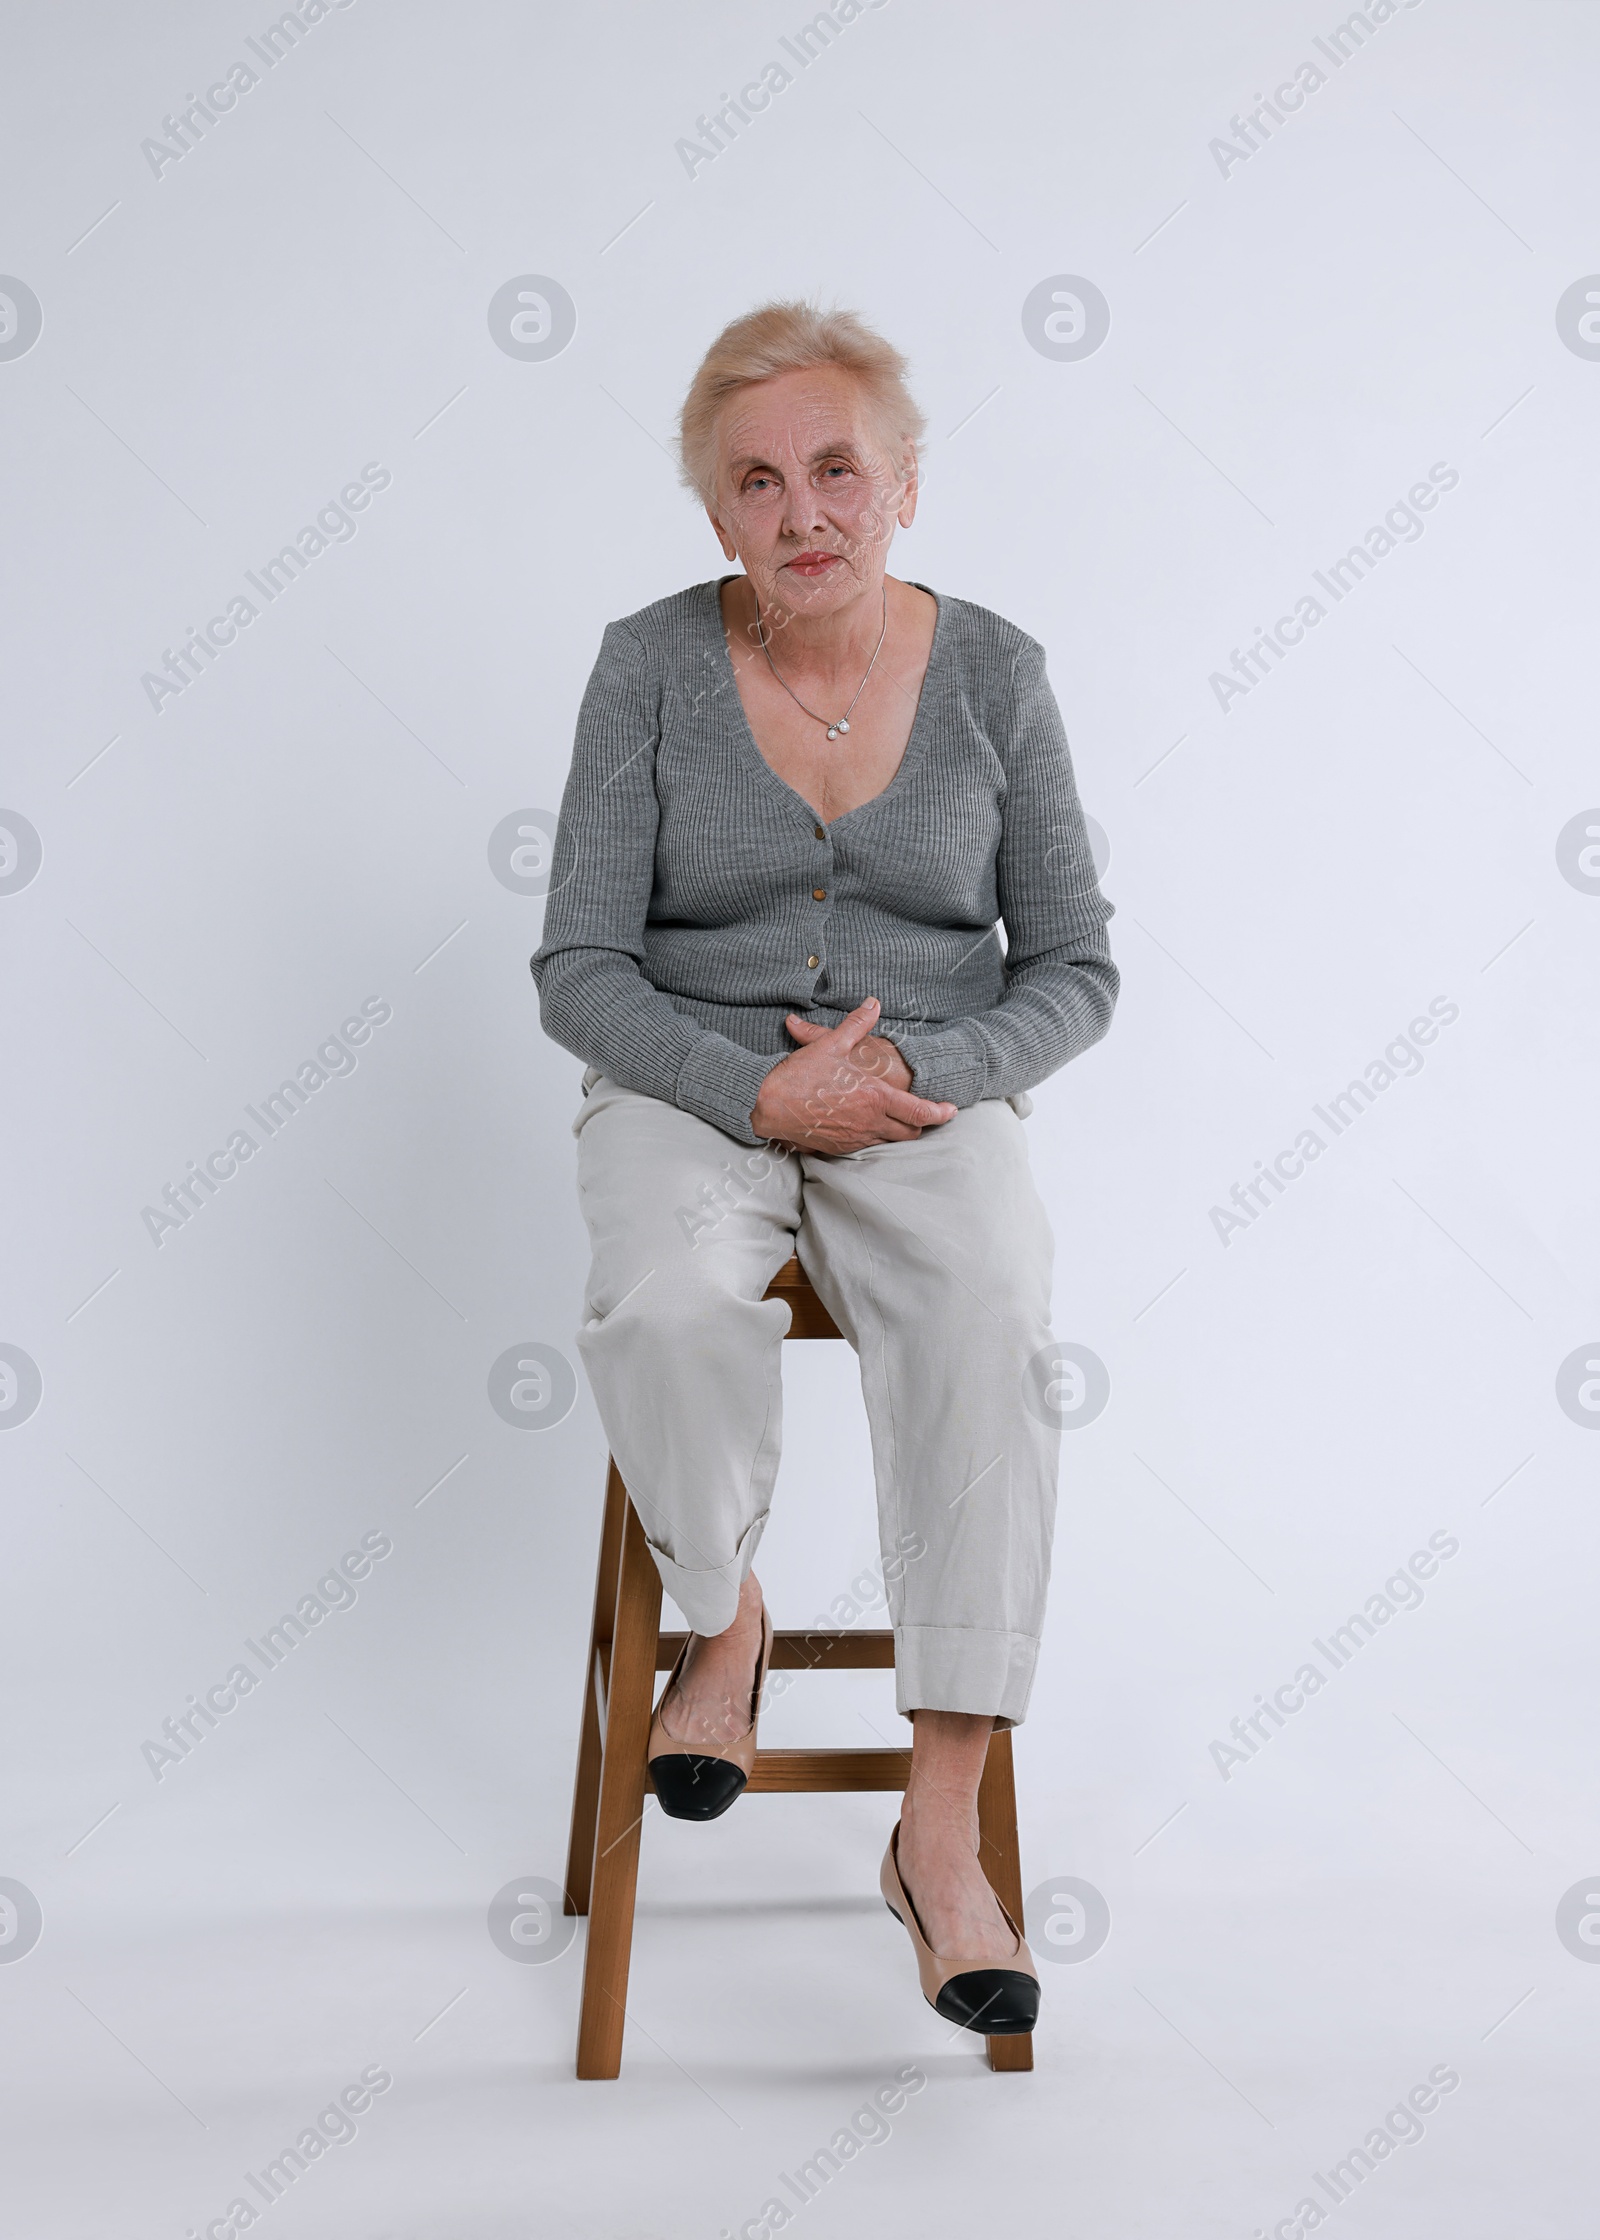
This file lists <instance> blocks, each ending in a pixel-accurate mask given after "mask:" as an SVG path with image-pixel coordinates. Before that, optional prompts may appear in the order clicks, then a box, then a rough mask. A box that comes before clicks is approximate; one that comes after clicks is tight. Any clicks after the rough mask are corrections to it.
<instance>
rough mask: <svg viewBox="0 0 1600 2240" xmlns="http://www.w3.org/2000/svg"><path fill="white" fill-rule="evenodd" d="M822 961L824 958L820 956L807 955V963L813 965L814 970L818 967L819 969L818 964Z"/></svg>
mask: <svg viewBox="0 0 1600 2240" xmlns="http://www.w3.org/2000/svg"><path fill="white" fill-rule="evenodd" d="M821 962H822V959H821V958H820V957H807V959H806V963H807V964H808V965H809V966H810V967H811V970H812V971H813V972H815V971H816V969H817V966H818V965H819V964H820V963H821Z"/></svg>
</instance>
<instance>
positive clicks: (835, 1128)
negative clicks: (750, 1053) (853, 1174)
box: [750, 996, 957, 1156]
mask: <svg viewBox="0 0 1600 2240" xmlns="http://www.w3.org/2000/svg"><path fill="white" fill-rule="evenodd" d="M879 1010H880V1005H879V1003H878V999H877V997H876V996H868V998H867V999H866V1001H865V1003H859V1004H857V1006H856V1008H855V1010H854V1011H852V1012H851V1013H850V1014H849V1016H848V1017H847V1018H844V1019H841V1020H840V1022H839V1024H838V1025H837V1026H836V1027H824V1026H820V1025H818V1023H817V1022H816V1021H815V1020H814V1019H802V1018H801V1016H800V1015H799V1013H798V1012H795V1011H791V1012H790V1013H789V1016H788V1018H787V1019H786V1020H785V1021H784V1024H785V1026H787V1028H788V1030H789V1032H790V1034H791V1035H793V1037H794V1039H795V1041H796V1042H798V1043H799V1044H800V1048H799V1049H798V1050H796V1051H794V1052H792V1053H791V1054H790V1056H788V1057H787V1058H780V1059H779V1061H778V1063H777V1064H776V1065H775V1066H774V1067H773V1069H772V1071H771V1072H770V1073H769V1074H768V1075H767V1077H766V1079H765V1081H763V1082H762V1084H761V1093H760V1095H759V1096H758V1097H757V1098H756V1101H755V1104H754V1106H753V1107H752V1109H751V1113H750V1125H751V1127H752V1128H753V1129H754V1131H755V1133H756V1134H757V1135H758V1136H761V1137H763V1138H765V1140H766V1141H768V1142H769V1143H792V1144H794V1145H795V1146H797V1148H799V1149H800V1150H803V1151H821V1152H826V1153H829V1154H831V1155H833V1156H838V1155H840V1154H842V1153H844V1152H847V1151H862V1150H865V1149H866V1147H867V1145H868V1144H873V1143H909V1142H912V1141H914V1140H915V1139H916V1138H917V1137H918V1136H920V1135H921V1133H922V1131H923V1129H924V1128H937V1127H942V1126H943V1124H944V1123H945V1121H947V1120H953V1119H954V1118H955V1115H956V1110H957V1107H956V1106H955V1105H953V1104H940V1103H935V1102H934V1101H933V1100H931V1099H930V1098H928V1097H919V1096H916V1095H914V1094H913V1092H912V1088H911V1068H910V1067H909V1066H908V1065H907V1064H906V1061H905V1059H904V1058H903V1057H901V1055H900V1053H899V1051H898V1050H897V1049H896V1048H895V1046H894V1044H893V1043H892V1042H891V1041H889V1039H888V1038H887V1036H885V1035H877V1034H874V1033H873V1031H872V1030H873V1028H874V1027H875V1026H876V1025H877V1023H878V1014H879Z"/></svg>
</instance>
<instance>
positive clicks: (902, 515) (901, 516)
mask: <svg viewBox="0 0 1600 2240" xmlns="http://www.w3.org/2000/svg"><path fill="white" fill-rule="evenodd" d="M902 472H903V474H904V476H905V496H904V497H903V498H902V499H901V501H900V511H899V512H898V513H897V514H896V515H895V519H896V521H898V522H899V524H900V526H901V528H902V529H909V528H910V526H911V524H912V522H913V521H915V520H916V518H917V453H916V447H915V445H914V444H908V445H907V446H906V463H905V466H904V468H903V469H902Z"/></svg>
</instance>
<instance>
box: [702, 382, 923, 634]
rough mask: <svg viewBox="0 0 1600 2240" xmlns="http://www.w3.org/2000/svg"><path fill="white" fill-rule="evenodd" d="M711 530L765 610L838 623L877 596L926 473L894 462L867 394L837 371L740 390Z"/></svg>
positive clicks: (728, 417) (729, 413)
mask: <svg viewBox="0 0 1600 2240" xmlns="http://www.w3.org/2000/svg"><path fill="white" fill-rule="evenodd" d="M717 433H718V443H717V499H716V504H715V507H708V508H707V511H708V512H709V513H710V515H711V522H712V526H713V527H714V528H715V530H716V532H717V535H718V536H719V537H720V538H721V540H722V549H723V551H724V552H725V553H726V554H727V555H728V557H729V559H730V560H731V559H732V558H733V557H734V556H735V554H737V556H738V558H739V559H740V560H741V561H742V562H743V563H744V568H745V572H746V574H747V575H748V576H749V577H750V579H751V581H752V583H753V584H754V586H755V588H756V591H757V593H758V594H759V596H760V599H761V603H762V605H763V606H764V607H771V606H774V605H776V606H781V607H785V608H788V609H791V610H792V611H794V612H797V613H801V614H808V615H819V614H828V613H831V612H833V611H834V610H835V609H836V608H838V607H841V606H844V605H846V604H847V603H848V602H849V601H850V600H852V599H855V598H857V597H859V596H860V594H861V593H862V592H864V591H871V592H873V593H874V594H876V591H877V587H878V585H879V583H880V582H881V581H882V578H883V571H884V566H885V563H886V562H887V559H888V552H889V541H890V539H891V538H892V537H893V535H894V531H895V524H896V522H897V521H898V522H900V523H902V524H903V525H904V526H905V527H907V528H909V527H910V525H911V519H912V516H913V514H914V513H915V512H916V503H917V493H916V470H915V466H914V464H910V463H908V465H907V467H905V468H902V465H901V462H899V461H898V460H893V459H890V458H888V457H887V456H886V455H885V453H884V450H883V445H882V440H881V438H880V436H879V434H878V432H877V430H876V429H875V427H874V425H873V422H872V419H871V416H870V414H869V413H868V410H867V400H866V397H865V394H864V392H863V391H862V388H861V385H860V383H859V382H858V381H857V380H856V379H855V377H854V376H853V375H852V374H849V373H846V372H845V371H843V369H842V368H840V367H838V366H817V367H814V368H812V369H809V370H808V371H806V372H803V373H783V374H778V375H776V376H775V377H774V378H773V379H772V380H771V381H761V382H757V383H755V384H753V385H752V386H751V387H750V388H748V389H744V390H741V391H740V392H739V393H738V394H737V395H736V396H734V397H733V398H732V399H731V400H730V401H729V403H728V404H727V406H726V407H725V408H724V410H723V414H722V419H721V423H720V425H719V428H718V431H717Z"/></svg>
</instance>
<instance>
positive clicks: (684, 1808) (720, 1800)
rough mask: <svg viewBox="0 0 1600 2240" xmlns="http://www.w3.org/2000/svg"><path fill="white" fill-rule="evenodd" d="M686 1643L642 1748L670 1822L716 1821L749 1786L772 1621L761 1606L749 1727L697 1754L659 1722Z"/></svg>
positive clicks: (681, 1667)
mask: <svg viewBox="0 0 1600 2240" xmlns="http://www.w3.org/2000/svg"><path fill="white" fill-rule="evenodd" d="M694 1638H695V1637H694V1635H693V1634H690V1636H689V1640H688V1641H686V1642H685V1643H684V1645H683V1647H682V1648H681V1649H680V1650H679V1651H678V1659H677V1662H676V1663H675V1664H674V1666H673V1668H672V1670H671V1671H670V1672H669V1673H668V1675H667V1684H666V1686H665V1687H664V1688H663V1689H662V1691H661V1698H660V1702H658V1703H657V1705H656V1707H655V1711H654V1713H653V1714H652V1716H651V1720H650V1740H649V1742H648V1743H647V1744H646V1745H645V1758H646V1761H647V1762H648V1764H649V1767H650V1779H651V1782H652V1784H653V1786H654V1788H655V1792H656V1799H657V1801H658V1803H659V1804H660V1806H661V1809H662V1811H663V1812H664V1813H665V1814H666V1815H667V1817H668V1819H669V1820H715V1819H717V1818H719V1817H720V1815H721V1814H723V1813H724V1812H726V1811H727V1809H728V1807H729V1805H731V1804H732V1803H733V1801H734V1799H735V1798H736V1797H737V1796H738V1795H739V1794H740V1792H741V1790H743V1789H744V1788H745V1787H746V1785H747V1784H748V1782H749V1779H750V1776H751V1774H753V1773H754V1772H755V1770H756V1722H757V1719H758V1716H759V1714H760V1710H761V1691H762V1689H763V1688H764V1687H765V1686H766V1684H767V1665H768V1662H769V1661H770V1659H771V1656H772V1619H771V1618H770V1616H769V1615H768V1613H767V1608H766V1605H765V1603H763V1604H762V1608H761V1653H760V1655H759V1656H758V1657H757V1658H756V1676H755V1679H754V1681H753V1682H752V1684H751V1688H750V1724H749V1726H748V1727H747V1728H746V1729H745V1731H744V1733H743V1734H742V1735H739V1736H738V1737H737V1738H736V1739H735V1740H734V1741H732V1742H728V1743H724V1744H723V1746H722V1747H721V1749H714V1750H696V1749H692V1748H690V1747H689V1745H688V1744H686V1743H682V1742H679V1741H678V1740H677V1739H676V1738H675V1737H674V1736H672V1735H670V1734H668V1732H667V1730H666V1727H665V1726H664V1725H663V1723H662V1718H661V1706H662V1704H664V1703H665V1702H666V1700H667V1697H668V1695H669V1694H670V1693H671V1690H672V1688H673V1687H674V1685H675V1684H676V1682H677V1678H678V1675H679V1673H680V1672H681V1671H682V1670H683V1660H684V1658H685V1657H687V1655H688V1654H689V1643H690V1642H692V1641H693V1640H694Z"/></svg>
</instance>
